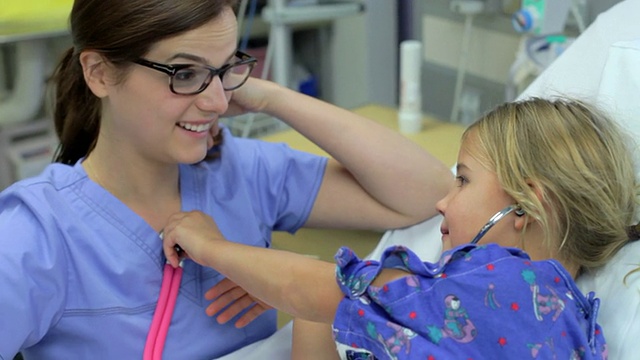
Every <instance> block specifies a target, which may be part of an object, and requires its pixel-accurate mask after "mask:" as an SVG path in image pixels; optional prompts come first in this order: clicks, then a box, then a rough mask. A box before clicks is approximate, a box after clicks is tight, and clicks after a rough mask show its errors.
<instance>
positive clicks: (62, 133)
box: [52, 47, 101, 165]
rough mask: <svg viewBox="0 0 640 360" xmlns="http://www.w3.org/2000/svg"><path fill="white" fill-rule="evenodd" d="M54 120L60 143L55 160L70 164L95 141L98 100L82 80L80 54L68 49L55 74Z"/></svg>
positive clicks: (98, 111)
mask: <svg viewBox="0 0 640 360" xmlns="http://www.w3.org/2000/svg"><path fill="white" fill-rule="evenodd" d="M52 79H53V82H54V85H55V90H54V92H55V98H54V103H53V106H54V109H53V121H54V125H55V130H56V134H57V135H58V139H59V140H60V145H59V146H58V149H57V150H56V154H55V156H54V161H55V162H59V163H63V164H67V165H73V164H75V163H76V162H77V161H78V160H79V159H81V158H82V157H84V156H86V155H87V154H88V153H89V152H90V151H91V150H92V149H93V148H94V147H95V144H96V141H97V139H98V131H99V129H100V112H101V106H100V100H99V99H98V97H96V96H95V95H94V94H93V93H92V92H91V90H90V89H89V87H88V86H87V84H86V83H85V81H84V76H83V73H82V66H81V65H80V60H79V55H78V54H76V53H75V51H74V48H73V47H72V48H70V49H69V50H67V52H66V53H65V54H64V55H63V58H62V60H61V61H60V63H59V64H58V67H57V68H56V70H55V72H54V74H53V78H52Z"/></svg>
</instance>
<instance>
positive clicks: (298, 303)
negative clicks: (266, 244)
mask: <svg viewBox="0 0 640 360" xmlns="http://www.w3.org/2000/svg"><path fill="white" fill-rule="evenodd" d="M178 244H179V245H180V247H181V248H182V249H183V250H184V251H185V253H186V255H187V256H188V257H190V258H191V259H192V260H194V261H195V262H197V263H199V264H201V265H204V266H208V267H212V268H215V269H216V270H217V271H219V272H220V273H222V274H223V275H225V276H226V277H228V278H229V279H230V280H231V281H233V282H235V283H236V284H238V285H240V286H241V287H242V288H244V289H245V290H246V291H247V292H249V293H251V294H252V295H253V296H255V297H257V298H259V299H261V300H263V301H264V302H265V303H267V304H269V305H271V306H273V307H275V308H277V309H279V310H281V311H284V312H286V313H288V314H291V315H292V316H294V317H301V318H303V319H307V320H311V321H317V322H324V323H328V324H330V323H332V322H333V318H334V316H335V313H336V309H337V307H338V304H339V303H340V300H341V299H342V297H343V294H342V292H341V291H340V288H339V287H338V285H337V284H336V279H335V265H334V264H331V263H328V262H324V261H320V260H315V259H311V258H308V257H306V256H303V255H299V254H295V253H291V252H286V251H281V250H273V249H265V248H259V247H254V246H247V245H242V244H237V243H233V242H230V241H227V240H226V239H224V237H223V236H222V234H221V233H220V231H219V230H218V227H217V225H216V224H215V222H214V221H213V219H211V217H209V216H208V215H206V214H204V213H202V212H198V211H192V212H188V213H179V214H176V215H174V216H172V217H171V218H170V219H169V222H168V225H167V227H166V228H165V230H164V244H163V247H164V251H165V254H166V256H167V259H168V260H169V261H170V262H171V264H172V265H173V266H177V265H178V262H179V258H178V254H177V253H176V251H175V249H174V246H175V245H178Z"/></svg>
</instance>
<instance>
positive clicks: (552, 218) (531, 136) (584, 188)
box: [463, 98, 637, 271]
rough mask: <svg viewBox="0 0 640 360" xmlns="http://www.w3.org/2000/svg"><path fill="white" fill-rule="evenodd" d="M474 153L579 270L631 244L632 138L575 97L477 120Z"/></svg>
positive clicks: (513, 106) (523, 104) (505, 109)
mask: <svg viewBox="0 0 640 360" xmlns="http://www.w3.org/2000/svg"><path fill="white" fill-rule="evenodd" d="M470 134H473V135H472V136H473V139H474V143H475V144H477V145H478V150H479V151H478V152H477V153H474V157H476V159H477V160H478V161H480V162H481V163H482V164H483V166H486V167H487V168H488V169H490V170H492V171H495V172H496V174H497V176H498V180H499V182H500V184H501V185H502V187H503V188H504V189H505V191H506V192H507V193H508V194H509V195H510V196H512V197H513V198H514V199H515V201H516V202H517V203H518V204H519V205H520V206H521V207H522V209H523V210H524V211H525V212H526V214H527V215H528V216H532V217H533V218H534V219H536V220H537V221H539V222H540V224H541V225H542V228H543V229H544V234H545V235H544V239H543V241H544V242H545V245H547V246H548V247H549V249H553V250H556V251H557V254H558V256H559V257H560V258H561V259H563V260H568V261H570V262H572V263H573V264H575V265H578V266H579V267H580V269H581V271H584V270H589V269H594V268H597V267H600V266H602V265H604V264H605V263H606V262H607V261H608V260H609V259H610V258H611V257H612V256H613V255H614V254H615V253H616V252H617V251H618V250H619V249H620V248H621V247H622V246H624V245H625V244H626V243H627V242H628V235H627V228H628V226H629V225H630V224H631V222H632V221H633V213H634V209H635V206H636V200H635V199H636V194H637V186H636V178H635V174H634V167H633V160H632V155H631V149H630V144H631V143H630V141H629V139H628V138H627V137H626V136H625V135H624V134H623V132H622V131H621V130H620V129H619V127H618V125H617V124H616V123H615V122H613V121H612V120H610V119H609V118H608V117H607V116H605V115H604V114H603V113H602V112H600V111H598V110H597V109H595V108H594V107H592V106H588V105H586V104H585V103H582V102H580V101H576V100H568V99H564V100H563V99H556V100H544V99H539V98H534V99H530V100H526V101H520V102H514V103H506V104H503V105H500V106H498V107H497V108H495V109H494V110H493V111H491V112H490V113H488V114H487V115H485V116H483V117H482V118H481V119H479V120H478V121H477V122H476V123H474V124H472V125H471V126H470V127H469V128H468V129H467V130H466V131H465V133H464V135H463V139H466V138H468V137H469V136H470Z"/></svg>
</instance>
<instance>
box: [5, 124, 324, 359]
mask: <svg viewBox="0 0 640 360" xmlns="http://www.w3.org/2000/svg"><path fill="white" fill-rule="evenodd" d="M223 132H224V142H223V144H222V145H220V147H219V149H216V150H220V154H221V156H220V157H219V158H218V159H214V160H211V161H206V162H201V163H199V164H196V165H181V167H180V192H181V201H182V210H185V211H189V210H196V209H197V210H201V211H203V212H205V213H207V214H209V215H211V216H212V217H213V218H214V219H215V220H216V222H217V224H218V226H219V228H220V230H221V231H222V233H223V234H224V235H225V237H226V238H228V239H229V240H231V241H236V242H241V243H245V244H249V245H254V246H259V247H268V246H269V245H270V242H271V232H272V230H283V231H289V232H295V231H296V230H297V229H298V228H300V227H301V226H302V225H303V224H304V223H305V221H306V220H307V218H308V216H309V213H310V211H311V208H312V206H313V202H314V201H315V197H316V195H317V192H318V190H319V187H320V183H321V181H322V176H323V174H324V170H325V167H326V161H327V160H326V158H322V157H318V156H315V155H310V154H305V153H301V152H298V151H294V150H292V149H290V148H288V147H287V146H285V145H284V144H272V143H267V142H263V141H258V140H249V139H239V138H234V137H233V136H232V135H231V134H230V133H229V131H228V130H227V129H223ZM0 234H2V235H0V248H2V250H1V251H0V319H1V320H0V324H1V325H0V329H1V331H0V359H8V360H9V359H12V357H13V356H14V354H15V353H16V352H18V351H22V352H23V354H24V355H25V358H26V359H141V358H142V353H143V348H144V344H145V340H146V336H147V332H148V330H149V326H150V323H151V319H152V316H153V313H154V309H155V306H156V301H157V299H158V294H159V292H160V284H161V280H162V269H163V266H164V264H165V258H164V256H163V253H162V247H161V245H162V243H161V240H160V238H159V236H158V234H157V233H156V232H155V231H154V230H153V229H152V228H151V227H150V226H149V225H148V224H147V223H146V222H145V221H144V220H143V219H142V218H141V217H140V216H138V215H137V214H136V213H134V212H133V211H132V210H131V209H129V208H128V207H127V206H125V204H124V203H122V202H120V201H119V200H118V199H117V198H115V197H114V196H112V195H111V194H110V193H109V192H107V191H106V190H105V189H103V188H102V187H100V186H99V185H98V184H96V183H94V182H93V181H91V180H90V179H89V178H88V177H87V174H86V173H85V171H84V169H83V167H82V166H81V165H80V162H78V163H77V164H75V166H67V165H62V164H54V165H50V166H48V167H47V168H46V170H45V171H44V172H43V173H42V174H41V175H39V176H38V177H35V178H32V179H28V180H24V181H20V182H18V183H16V184H14V185H13V186H11V187H10V188H7V189H6V190H5V191H4V192H2V194H1V195H0ZM221 279H222V275H220V274H219V273H218V272H216V271H214V270H213V269H209V268H203V267H201V266H198V265H196V264H195V263H193V262H190V261H186V264H185V268H184V275H183V279H182V284H181V287H180V293H179V296H178V299H177V304H176V308H175V312H174V314H173V320H172V323H171V326H170V329H169V334H168V338H167V343H166V348H165V352H164V355H165V358H166V359H212V358H215V357H218V356H221V355H224V354H227V353H229V352H232V351H234V350H237V349H239V348H241V347H243V346H245V345H247V344H249V343H252V342H255V341H257V340H260V339H263V338H265V337H267V336H269V335H271V334H272V333H273V332H274V331H275V330H276V313H275V311H273V310H271V311H268V312H267V313H266V314H263V315H262V316H261V317H260V318H258V319H257V320H255V321H254V322H252V323H251V324H249V325H248V326H247V327H245V328H242V329H236V328H235V327H234V325H233V323H234V321H230V322H229V323H227V324H225V325H220V324H218V323H217V322H216V320H215V318H211V317H208V316H207V315H206V314H205V308H206V306H207V305H208V302H207V301H206V300H205V299H204V292H205V291H207V290H208V289H209V288H210V287H212V286H213V285H215V284H216V283H217V282H219V281H220V280H221Z"/></svg>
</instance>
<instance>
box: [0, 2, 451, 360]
mask: <svg viewBox="0 0 640 360" xmlns="http://www.w3.org/2000/svg"><path fill="white" fill-rule="evenodd" d="M235 7H236V1H233V0H179V1H178V0H155V1H151V2H150V1H149V0H126V1H118V0H76V1H75V3H74V5H73V10H72V12H71V16H70V25H71V29H70V30H71V35H72V39H73V47H72V48H71V49H69V50H68V51H67V52H66V53H65V54H64V57H63V58H62V60H61V62H60V64H59V65H58V67H57V69H56V71H55V74H54V81H55V85H56V92H55V102H54V104H55V109H54V120H55V128H56V131H57V134H58V136H59V139H60V147H59V149H58V152H57V154H56V157H55V163H54V164H52V165H50V166H48V167H47V168H46V169H45V170H44V171H43V173H42V174H40V175H39V176H37V177H34V178H31V179H27V180H23V181H20V182H18V183H16V184H14V185H12V186H11V187H9V188H7V189H6V190H5V191H3V192H2V194H1V195H0V233H1V234H3V235H2V236H0V246H1V247H2V249H3V250H2V251H1V252H0V289H2V292H1V294H0V305H1V306H0V318H1V319H2V324H3V325H2V329H3V331H2V336H0V358H2V359H11V358H13V357H14V356H15V355H16V354H17V353H18V352H21V353H22V354H23V356H24V357H25V358H26V359H47V358H53V359H68V358H96V357H99V358H108V359H118V358H122V359H139V358H142V354H143V348H144V346H145V339H146V337H147V332H148V330H149V326H150V324H151V320H152V317H153V314H154V310H155V307H156V302H157V299H158V294H159V292H160V284H161V281H162V268H163V265H164V264H165V258H164V255H163V252H162V242H161V240H160V237H159V235H158V234H159V232H160V231H161V230H162V229H163V228H164V227H165V226H166V224H167V220H168V218H169V217H170V216H172V215H173V214H176V213H179V212H181V211H192V210H197V211H200V212H202V213H205V214H207V215H208V216H211V217H213V218H215V219H216V222H217V224H218V226H219V228H220V231H221V232H222V233H223V234H224V235H225V237H226V238H229V239H234V240H235V241H238V242H241V243H244V244H247V245H251V246H256V247H263V248H266V247H269V246H270V243H271V233H272V231H288V232H292V233H293V232H295V231H296V230H298V229H299V228H301V227H334V228H361V229H380V230H383V229H389V228H397V227H404V226H408V225H411V224H415V223H417V222H420V221H422V220H424V219H427V218H429V217H431V216H433V215H434V214H435V213H436V211H435V206H434V205H435V203H436V201H437V199H439V198H440V197H442V196H443V195H444V194H446V192H447V191H448V189H449V187H450V184H451V175H450V172H449V170H448V168H447V167H446V166H445V165H444V164H442V163H440V162H439V161H438V160H436V159H435V158H434V157H432V156H431V155H430V154H428V153H426V152H425V151H423V150H422V149H421V148H420V147H419V146H417V145H415V144H414V143H412V142H410V141H408V140H407V139H406V138H404V137H402V136H401V135H398V134H396V133H395V132H393V131H391V130H388V129H386V128H385V127H383V126H380V125H378V124H376V123H375V122H372V121H370V120H368V119H365V118H362V117H360V116H358V115H355V114H353V113H351V112H349V111H346V110H343V109H339V108H337V107H334V106H331V105H329V104H326V103H323V102H321V101H319V100H316V99H313V98H310V97H307V96H305V95H302V94H299V93H297V92H295V91H292V90H289V89H286V88H283V87H281V86H278V85H276V84H274V83H271V82H268V81H262V80H258V79H255V78H251V77H248V75H249V74H250V71H251V69H252V67H253V65H254V64H255V60H254V59H253V58H252V57H251V56H250V55H249V54H245V53H244V52H241V51H238V49H237V37H238V29H237V23H236V17H235V14H234V9H235ZM245 112H263V113H266V114H269V115H271V116H274V117H276V118H279V119H281V120H283V121H284V122H285V123H287V124H288V125H289V126H291V127H292V128H293V129H295V130H297V131H299V132H300V133H301V134H303V135H304V136H306V137H308V138H309V139H311V140H312V141H313V142H314V143H316V144H317V145H318V146H320V147H321V148H322V149H324V150H325V151H326V152H327V153H329V154H330V155H331V158H330V159H328V158H323V157H319V156H315V155H310V154H306V153H302V152H298V151H295V150H292V149H290V148H289V147H287V146H286V145H283V144H271V143H266V142H263V141H259V140H250V139H238V138H234V137H233V135H232V134H231V133H230V132H229V130H228V129H227V128H225V127H224V126H223V125H222V124H220V122H219V120H220V117H221V116H223V115H225V116H227V115H237V114H240V113H245ZM425 189H429V191H424V190H425ZM223 279H224V277H223V276H222V275H221V274H220V273H218V272H216V271H214V270H213V269H209V268H204V267H201V266H199V265H196V264H194V263H193V262H187V263H186V265H185V267H184V273H183V278H182V283H181V287H180V292H179V295H178V299H177V304H176V307H175V311H174V314H173V321H172V322H171V326H170V328H169V333H168V337H167V341H166V347H165V349H164V353H163V354H164V357H165V358H169V359H212V358H216V357H219V356H222V355H225V354H228V353H230V352H233V351H234V350H237V349H239V348H242V347H244V346H246V345H247V344H250V343H253V342H255V341H258V340H260V339H263V338H265V337H267V336H269V335H270V334H272V333H273V332H274V331H275V330H276V313H275V311H273V310H268V311H266V312H265V307H263V305H262V304H261V303H259V302H255V300H254V299H253V298H251V297H249V296H248V295H247V294H246V292H244V290H242V289H241V288H238V287H236V286H234V284H233V283H231V282H229V281H228V280H223ZM216 284H223V285H219V286H224V287H225V288H229V289H230V290H229V293H228V297H231V298H233V299H237V302H236V303H235V304H232V305H231V308H232V309H236V310H233V311H237V309H240V308H245V307H246V304H247V303H255V305H254V306H253V307H250V310H248V312H247V313H243V314H244V315H245V316H244V317H242V316H238V317H236V318H235V319H234V321H229V322H226V323H222V324H221V323H219V322H218V321H216V318H212V317H209V316H208V315H207V314H206V312H205V308H206V307H207V306H208V305H209V302H208V301H206V300H205V298H204V293H205V292H206V291H207V290H209V289H210V288H211V287H212V286H215V285H216ZM263 312H264V313H263ZM261 313H262V314H261ZM260 314H261V315H260ZM228 315H229V313H227V316H228ZM258 315H260V316H258ZM256 316H257V319H256V320H255V321H252V322H251V323H250V324H248V325H247V326H245V327H241V326H242V325H245V324H246V323H248V322H249V321H250V320H252V319H253V318H255V317H256ZM224 320H226V319H223V321H222V322H224ZM236 320H237V321H236ZM236 325H238V327H236Z"/></svg>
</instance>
